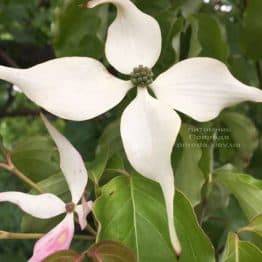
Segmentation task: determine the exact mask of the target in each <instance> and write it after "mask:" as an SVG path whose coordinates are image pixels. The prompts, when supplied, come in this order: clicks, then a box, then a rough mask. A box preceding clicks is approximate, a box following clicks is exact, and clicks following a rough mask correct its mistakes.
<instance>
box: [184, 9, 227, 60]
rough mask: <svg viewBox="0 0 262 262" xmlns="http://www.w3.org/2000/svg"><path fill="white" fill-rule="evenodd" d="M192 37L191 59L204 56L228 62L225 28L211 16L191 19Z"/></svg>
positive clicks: (205, 15)
mask: <svg viewBox="0 0 262 262" xmlns="http://www.w3.org/2000/svg"><path fill="white" fill-rule="evenodd" d="M190 21H191V26H192V36H191V42H190V50H189V55H188V56H189V57H195V56H204V57H213V58H216V59H219V60H221V61H226V59H227V57H228V52H229V49H228V46H227V42H226V39H225V34H224V28H223V27H222V25H221V24H220V23H219V21H218V20H217V19H216V18H215V17H214V16H212V15H209V14H197V15H194V16H193V17H191V18H190Z"/></svg>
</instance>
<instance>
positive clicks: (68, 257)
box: [43, 250, 80, 262]
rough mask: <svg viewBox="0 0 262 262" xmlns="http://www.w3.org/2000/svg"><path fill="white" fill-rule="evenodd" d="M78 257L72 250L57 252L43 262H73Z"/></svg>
mask: <svg viewBox="0 0 262 262" xmlns="http://www.w3.org/2000/svg"><path fill="white" fill-rule="evenodd" d="M79 257H80V255H79V254H78V253H77V252H75V251H73V250H66V251H59V252H56V253H55V254H52V255H50V256H49V257H47V258H45V259H44V261H43V262H74V261H77V259H78V258H79Z"/></svg>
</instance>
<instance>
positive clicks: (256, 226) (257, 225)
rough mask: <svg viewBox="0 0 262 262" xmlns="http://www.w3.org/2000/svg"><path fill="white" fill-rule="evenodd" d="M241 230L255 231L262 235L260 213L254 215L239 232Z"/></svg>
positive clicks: (261, 217) (261, 216)
mask: <svg viewBox="0 0 262 262" xmlns="http://www.w3.org/2000/svg"><path fill="white" fill-rule="evenodd" d="M243 231H250V232H255V233H256V234H258V235H259V236H261V237H262V215H258V216H256V217H254V218H253V219H252V220H251V222H250V224H249V225H248V226H246V227H243V228H241V229H240V230H239V232H243Z"/></svg>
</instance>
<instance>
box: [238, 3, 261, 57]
mask: <svg viewBox="0 0 262 262" xmlns="http://www.w3.org/2000/svg"><path fill="white" fill-rule="evenodd" d="M261 13H262V1H261V0H252V1H248V3H247V8H246V11H245V14H244V20H243V30H242V36H241V44H242V48H243V50H244V52H245V53H246V55H248V56H249V57H250V58H253V59H255V60H258V59H261V58H262V45H261V42H262V19H261Z"/></svg>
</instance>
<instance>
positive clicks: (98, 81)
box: [0, 0, 262, 254]
mask: <svg viewBox="0 0 262 262" xmlns="http://www.w3.org/2000/svg"><path fill="white" fill-rule="evenodd" d="M104 3H112V4H114V5H115V6H116V8H117V16H116V18H115V20H114V21H113V23H112V24H111V25H110V27H109V29H108V34H107V40H106V45H105V54H106V57H107V59H108V61H109V62H110V64H111V65H112V66H113V67H114V68H115V69H116V70H118V71H119V72H121V73H122V74H126V75H130V80H129V81H124V80H121V79H118V78H117V77H115V76H113V75H111V74H110V73H108V72H107V70H106V69H105V67H104V66H103V65H102V64H101V63H100V62H99V61H96V60H94V59H92V58H87V57H86V58H84V57H67V58H60V59H54V60H51V61H48V62H45V63H42V64H39V65H36V66H34V67H32V68H29V69H23V70H21V69H13V68H8V67H3V66H2V67H0V78H2V79H3V80H6V81H9V82H11V83H13V84H15V85H16V86H18V87H19V88H20V89H21V90H22V91H23V92H24V93H25V95H26V96H28V97H29V98H30V99H31V100H32V101H34V102H35V103H37V104H38V105H40V106H41V107H43V108H45V109H46V110H47V111H49V112H51V113H53V114H55V115H57V116H59V117H62V118H65V119H70V120H76V121H81V120H88V119H92V118H94V117H96V116H98V115H100V114H103V113H104V112H106V111H108V110H110V109H111V108H113V107H114V106H116V105H117V104H118V103H120V101H121V100H122V99H123V98H124V97H125V95H126V94H127V92H128V91H129V90H130V89H131V88H137V96H136V98H135V99H134V101H132V102H131V103H130V105H128V106H127V108H126V109H125V111H124V112H123V115H122V118H121V136H122V140H123V145H124V148H125V151H126V154H127V157H128V159H129V161H130V163H131V164H132V165H133V167H134V168H135V169H136V170H137V171H138V172H139V173H141V174H142V175H144V176H146V177H148V178H150V179H153V180H155V181H157V182H158V183H160V185H161V187H162V190H163V193H164V197H165V202H166V207H167V215H168V226H169V232H170V238H171V242H172V244H173V246H174V249H175V250H176V252H177V254H179V253H180V251H181V247H180V244H179V241H178V238H177V235H176V231H175V227H174V214H173V213H174V212H173V198H174V193H175V189H174V176H173V170H172V167H171V161H170V156H171V152H172V148H173V146H174V143H175V141H176V138H177V135H178V133H179V130H180V126H181V120H180V117H179V115H178V114H177V113H176V112H175V111H174V110H173V109H176V110H178V111H180V112H182V113H184V114H186V115H188V116H190V117H192V118H193V119H195V120H198V121H209V120H212V119H214V118H215V117H217V116H218V114H219V113H220V111H221V110H223V109H224V108H226V107H229V106H232V105H234V104H237V103H240V102H243V101H247V100H250V101H255V102H262V91H260V90H259V89H256V88H254V87H249V86H247V85H244V84H242V83H241V82H239V81H238V80H237V79H235V78H234V77H233V76H232V75H231V73H230V72H229V70H228V69H227V67H226V66H225V65H224V64H223V63H221V62H219V61H217V60H215V59H211V58H191V59H186V60H184V61H182V62H179V63H177V64H176V65H174V66H172V67H171V68H170V69H169V70H167V71H166V72H164V73H162V74H161V75H160V76H158V77H157V78H156V79H155V80H153V73H152V71H151V69H152V67H153V66H154V65H155V63H156V62H157V60H158V58H159V56H160V53H161V42H162V40H161V31H160V27H159V24H158V23H157V21H156V20H155V19H154V18H153V17H151V16H149V15H147V14H145V13H143V12H142V11H140V10H139V9H138V8H137V7H136V6H135V5H134V4H133V3H132V2H131V1H130V0H90V1H88V2H87V7H88V8H93V7H95V6H97V5H100V4H104ZM149 87H150V88H151V90H152V91H153V93H154V94H155V96H156V98H157V99H156V98H154V97H152V96H151V95H150V94H149V92H148V88H149Z"/></svg>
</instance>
